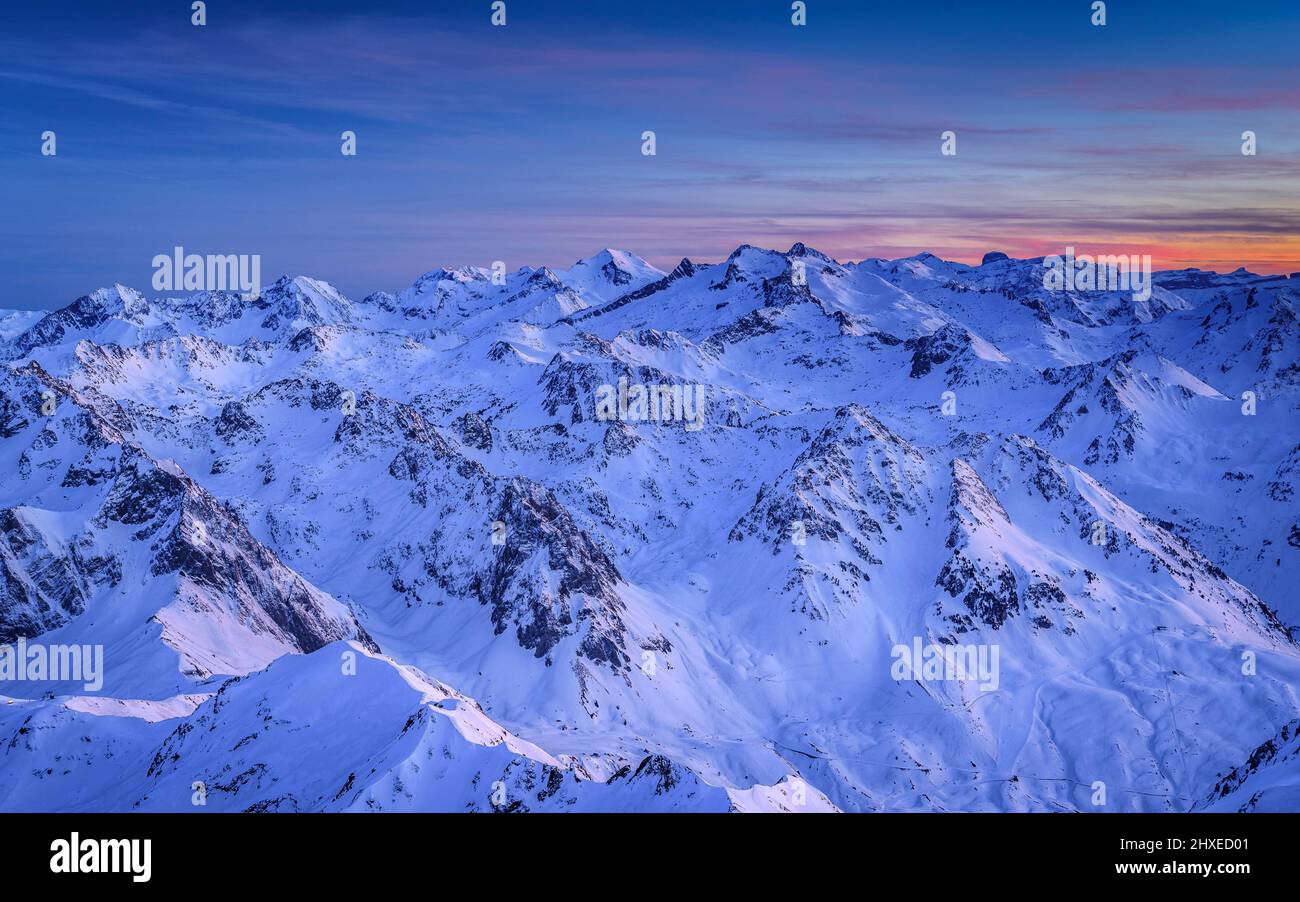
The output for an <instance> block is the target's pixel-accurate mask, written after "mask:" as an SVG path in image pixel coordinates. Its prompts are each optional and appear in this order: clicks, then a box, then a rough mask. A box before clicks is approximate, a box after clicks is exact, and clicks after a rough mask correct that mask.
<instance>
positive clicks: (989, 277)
mask: <svg viewBox="0 0 1300 902" xmlns="http://www.w3.org/2000/svg"><path fill="white" fill-rule="evenodd" d="M1042 273H1043V266H1042V260H1040V259H1039V260H1014V259H1010V258H1008V257H1006V256H1005V255H1002V254H996V253H994V254H989V255H987V256H986V258H985V260H984V262H983V264H982V265H979V266H971V265H966V264H959V263H953V262H950V261H944V260H941V259H939V258H938V257H935V256H934V255H931V254H920V255H917V256H915V257H909V258H904V259H901V260H879V259H868V260H864V261H862V262H859V263H851V262H848V263H846V262H839V261H835V260H832V259H831V258H829V257H827V256H826V255H824V254H821V253H820V252H818V251H816V250H814V249H812V248H809V247H807V246H806V245H804V244H795V245H794V246H793V247H791V248H790V249H789V250H788V251H786V252H780V251H774V250H767V249H763V248H757V247H753V246H750V245H742V246H741V247H738V248H737V249H736V250H735V251H734V252H733V253H732V254H730V255H729V256H728V257H727V258H726V259H724V260H721V261H718V262H716V263H701V262H696V261H692V260H682V262H681V263H680V264H679V265H677V266H676V267H674V268H673V269H672V270H671V271H670V272H665V271H663V270H660V269H658V268H656V267H654V266H651V265H650V264H648V263H646V262H645V261H644V260H642V259H640V258H639V257H636V256H635V255H634V254H631V253H629V252H626V251H620V250H614V249H606V250H604V251H601V252H600V253H598V254H596V255H594V256H592V257H590V258H588V259H585V260H580V261H578V262H577V263H575V264H574V265H572V266H570V267H569V268H567V269H559V268H547V267H541V268H536V269H534V268H528V267H523V268H519V269H516V270H514V271H513V272H504V271H502V270H500V269H499V268H497V269H493V268H491V267H461V268H458V269H447V268H439V269H434V270H431V271H429V272H427V273H425V274H423V275H421V276H420V277H419V278H418V279H417V280H416V281H415V282H414V283H413V284H412V285H410V286H409V287H407V288H403V289H398V290H395V291H392V292H388V291H382V292H376V293H374V294H371V295H369V296H367V297H366V298H364V299H361V300H358V301H353V300H350V299H348V298H346V297H343V296H342V295H341V294H340V293H339V292H338V291H337V290H335V289H334V288H333V287H332V286H330V285H329V284H328V283H326V282H323V281H320V280H318V279H314V278H309V277H305V276H298V277H293V278H291V277H284V278H282V279H280V280H278V281H276V282H275V283H273V284H272V285H270V286H269V287H267V288H266V289H264V290H263V291H262V292H261V294H260V295H259V296H257V297H241V296H240V295H238V294H235V293H228V292H201V293H198V294H194V295H190V296H176V297H167V298H157V299H149V298H146V297H145V296H143V295H141V294H139V293H138V292H135V291H133V290H132V289H130V288H126V287H124V286H114V287H112V288H109V289H101V290H99V291H96V292H93V293H91V294H89V295H86V296H85V297H82V298H79V299H77V300H76V301H74V302H73V303H72V304H70V305H69V306H68V307H65V308H64V309H62V310H59V311H54V312H52V313H48V314H46V315H44V316H41V317H33V316H30V315H26V314H18V313H0V357H3V358H4V360H5V369H4V371H3V372H2V373H0V456H2V457H3V460H0V466H4V467H5V472H6V473H9V474H11V475H10V476H9V477H7V478H6V479H5V480H3V482H0V642H14V641H16V640H17V639H18V638H19V637H23V638H24V639H25V640H26V641H28V642H36V643H48V644H51V645H53V644H78V643H87V644H94V645H100V646H102V647H103V649H104V674H103V687H102V690H100V691H98V692H91V691H87V690H86V689H84V688H83V687H82V686H81V685H80V684H73V683H71V682H69V681H66V680H58V679H28V680H14V679H5V680H0V697H3V701H2V702H0V741H3V745H0V809H5V810H28V809H35V808H48V809H65V808H66V809H74V810H102V809H108V810H133V809H141V810H189V809H191V808H192V807H194V805H195V803H194V801H193V796H194V793H195V790H194V788H193V787H194V784H196V783H199V784H202V786H203V787H204V792H205V793H206V802H205V804H206V807H207V808H208V809H210V810H237V811H249V810H253V811H301V810H331V811H334V810H446V811H492V810H503V811H535V810H558V811H568V810H574V811H585V810H670V811H727V810H772V811H780V810H787V811H816V810H845V811H875V810H1054V811H1055V810H1067V811H1091V810H1097V805H1096V804H1095V802H1094V798H1095V789H1094V784H1095V783H1097V782H1098V781H1100V782H1101V783H1104V784H1105V785H1106V787H1107V788H1108V792H1107V799H1108V801H1107V803H1106V805H1105V808H1104V809H1103V810H1187V809H1190V808H1195V809H1196V810H1201V809H1202V808H1207V807H1208V808H1213V809H1218V808H1227V809H1230V810H1272V809H1276V808H1278V807H1285V806H1287V805H1292V806H1293V804H1294V801H1293V800H1294V785H1293V784H1294V782H1295V781H1294V780H1292V779H1291V778H1290V776H1289V775H1288V773H1289V771H1290V770H1293V768H1289V765H1288V762H1293V761H1294V758H1295V755H1294V754H1293V752H1294V748H1293V746H1294V744H1295V728H1294V723H1295V721H1296V719H1297V718H1298V717H1300V708H1298V704H1300V703H1298V702H1297V697H1298V696H1297V692H1296V688H1297V687H1298V686H1300V646H1298V645H1297V642H1296V638H1295V629H1296V628H1297V626H1300V589H1298V588H1297V584H1296V581H1295V580H1294V578H1293V577H1292V574H1294V573H1295V572H1296V568H1297V567H1298V566H1300V520H1298V519H1297V514H1296V510H1297V508H1296V504H1295V499H1296V497H1297V495H1296V483H1297V479H1300V445H1298V444H1297V436H1300V429H1298V428H1297V427H1298V426H1300V327H1298V325H1297V317H1296V310H1297V302H1298V301H1300V290H1297V288H1296V285H1295V282H1294V280H1291V279H1286V278H1281V277H1264V276H1255V275H1253V274H1250V273H1247V272H1245V271H1238V272H1235V273H1230V274H1226V275H1221V274H1217V273H1205V272H1200V271H1198V270H1186V271H1179V272H1165V273H1156V274H1155V278H1154V289H1153V291H1152V294H1151V297H1150V298H1149V299H1148V300H1146V301H1143V302H1134V301H1133V299H1132V297H1131V296H1129V295H1127V294H1126V293H1124V292H1113V291H1112V292H1105V291H1101V292H1089V291H1082V292H1076V291H1068V292H1066V291H1060V292H1054V291H1050V290H1048V289H1046V288H1045V287H1044V285H1043V280H1042ZM611 389H612V390H613V391H614V392H615V395H616V396H617V395H618V393H619V392H623V393H626V394H632V395H633V397H634V398H635V397H637V396H638V393H639V396H640V397H642V398H643V399H653V401H654V404H653V406H651V405H650V404H648V403H647V404H640V403H639V402H637V401H635V400H633V401H632V402H630V403H628V401H627V398H626V396H624V397H622V399H621V401H620V402H619V403H616V404H614V406H613V408H612V409H613V410H614V411H615V415H613V416H612V417H611V415H610V411H611V407H610V405H609V404H608V399H609V397H610V391H611ZM697 397H698V398H699V399H700V402H701V403H700V405H699V411H698V417H694V416H678V415H677V414H678V413H681V412H682V408H681V407H680V403H681V402H680V399H682V398H687V399H690V400H692V401H694V399H696V398H697ZM674 399H678V400H677V401H674ZM661 404H666V405H667V406H666V407H664V406H661ZM674 405H677V406H674ZM686 410H688V411H689V410H691V408H690V407H687V408H686ZM651 411H653V412H654V413H652V412H651ZM664 411H668V413H667V415H661V414H663V412H664ZM674 411H675V412H676V413H674ZM914 643H916V644H915V645H914ZM913 647H936V648H947V649H951V650H962V649H971V650H973V651H972V654H974V653H975V652H976V651H978V652H979V653H980V654H984V655H985V658H984V660H986V661H987V660H991V658H990V657H989V656H990V655H991V654H992V653H994V651H995V652H996V660H997V662H998V672H997V673H996V674H983V675H982V678H981V679H962V678H948V679H944V678H942V674H940V675H939V676H938V677H936V676H933V675H931V676H925V675H919V674H912V675H907V676H900V675H899V674H898V672H897V669H896V667H895V666H894V665H895V663H896V662H895V658H896V656H897V649H899V648H907V649H910V648H913ZM975 659H976V658H972V660H975ZM0 663H2V662H0ZM0 673H3V671H0ZM83 737H91V738H92V739H93V742H91V743H89V744H87V743H85V742H84V741H83Z"/></svg>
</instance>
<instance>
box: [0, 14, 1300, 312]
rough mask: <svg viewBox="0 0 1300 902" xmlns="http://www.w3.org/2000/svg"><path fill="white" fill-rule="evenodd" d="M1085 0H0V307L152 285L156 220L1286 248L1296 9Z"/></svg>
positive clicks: (726, 240)
mask: <svg viewBox="0 0 1300 902" xmlns="http://www.w3.org/2000/svg"><path fill="white" fill-rule="evenodd" d="M1090 6H1091V3H1090V2H1089V0H1082V2H1076V0H1052V2H1047V3H1043V2H1039V3H1014V2H1007V3H975V2H971V0H946V2H945V0H915V2H909V3H889V4H885V3H869V2H859V3H847V2H846V3H839V2H828V0H809V2H808V25H807V26H806V27H803V28H795V27H793V26H791V24H790V4H789V3H788V2H767V0H752V2H746V3H739V2H736V3H710V2H706V0H697V2H694V3H685V2H655V3H646V2H640V3H631V2H608V0H606V2H601V3H599V4H595V3H579V2H572V3H556V2H529V0H507V15H508V24H507V26H506V27H504V28H494V27H492V26H491V24H490V22H489V16H490V3H489V2H488V0H473V2H451V3H430V2H421V3H383V2H375V3H367V4H360V3H339V2H311V3H293V2H277V3H248V2H236V0H211V2H209V3H208V24H207V25H206V26H205V27H202V28H196V27H193V26H192V25H191V24H190V9H189V3H188V2H176V0H173V2H134V3H130V4H121V3H116V2H113V3H110V2H80V3H61V2H44V3H34V4H30V5H24V6H22V7H17V6H15V5H14V4H12V3H6V4H5V6H4V10H3V13H0V16H2V17H3V20H4V21H3V26H4V27H3V28H0V198H2V199H3V208H4V210H5V215H4V216H3V218H0V230H2V231H0V272H3V274H4V278H5V292H6V297H5V299H4V300H3V301H0V306H4V307H41V306H55V305H61V304H63V303H66V302H67V301H69V300H71V299H72V298H74V297H76V296H78V295H80V294H84V293H86V292H88V291H90V290H91V289H93V288H95V287H98V286H100V285H104V284H109V283H112V282H115V281H120V282H123V283H125V284H128V285H133V286H135V287H139V288H141V289H147V288H148V282H149V276H150V261H151V260H152V259H153V257H154V256H155V255H156V254H159V253H168V252H170V250H171V248H172V247H174V246H176V245H182V246H184V247H185V249H186V250H187V251H188V252H193V253H201V254H202V253H223V254H225V253H249V254H260V255H261V256H262V273H263V276H264V280H266V279H267V278H274V276H275V275H278V274H280V273H285V272H287V273H290V274H299V273H303V274H310V275H315V276H318V277H320V278H324V279H327V280H329V281H331V282H333V283H334V284H336V285H338V286H339V287H340V288H341V289H342V290H344V292H345V293H347V294H350V295H354V296H361V295H364V294H366V293H368V292H370V291H374V290H377V289H381V288H383V289H390V290H391V289H397V288H400V287H403V286H405V285H407V284H409V283H410V282H411V281H412V280H413V279H414V278H415V277H416V276H418V275H419V274H420V273H422V272H425V271H427V270H429V269H433V268H435V267H437V266H440V265H451V266H457V265H462V264H477V265H489V264H490V263H491V261H493V260H504V261H506V263H507V265H509V266H510V267H511V268H513V267H515V266H518V265H540V264H549V265H557V266H562V265H567V264H569V263H571V262H573V260H575V259H577V258H579V257H581V256H586V255H589V254H592V253H594V252H596V251H597V250H599V249H600V248H602V247H605V246H615V247H624V248H627V249H630V250H633V251H635V252H637V253H640V254H641V255H642V256H645V257H647V258H648V259H650V260H651V261H652V262H656V263H659V264H661V265H664V264H666V265H669V266H671V265H672V264H673V263H675V262H676V261H677V259H679V258H681V257H682V256H686V255H690V256H692V257H694V258H696V259H705V260H707V259H717V258H719V257H722V256H725V255H726V254H727V253H728V252H729V251H730V250H731V249H732V248H734V247H735V246H736V245H737V244H740V243H742V242H749V243H754V244H760V245H766V246H781V247H786V246H788V245H789V244H791V243H793V241H795V240H803V241H805V242H807V243H809V244H811V245H813V246H815V247H818V248H820V249H821V250H823V251H826V252H827V253H831V254H833V255H834V256H837V257H839V258H841V259H849V258H852V259H857V258H861V257H865V256H875V255H881V256H901V255H906V254H911V253H916V252H919V251H922V250H929V251H932V252H935V253H939V254H940V255H942V256H945V257H949V258H955V259H966V260H978V259H979V257H980V256H981V255H982V254H983V253H984V251H986V250H1003V251H1007V252H1009V253H1012V254H1017V255H1031V254H1037V253H1044V252H1048V253H1051V252H1060V250H1062V249H1063V248H1064V246H1065V245H1066V244H1073V245H1074V246H1076V247H1079V248H1081V249H1083V248H1087V249H1093V250H1103V249H1105V250H1115V251H1117V252H1118V251H1123V252H1130V253H1134V252H1144V253H1152V255H1153V256H1154V258H1155V262H1156V265H1157V266H1185V265H1199V266H1203V267H1205V268H1218V269H1232V268H1236V267H1237V266H1238V265H1246V266H1248V267H1250V268H1252V269H1256V270H1260V271H1292V270H1300V237H1297V236H1300V203H1298V202H1297V197H1298V196H1300V175H1298V174H1297V173H1298V172H1300V58H1297V55H1296V51H1295V36H1296V35H1297V34H1300V6H1297V5H1296V4H1294V3H1289V4H1288V3H1235V4H1226V3H1209V2H1182V3H1174V2H1153V0H1144V2H1133V0H1129V2H1110V3H1108V5H1107V16H1108V24H1107V25H1106V26H1105V27H1104V28H1097V27H1093V26H1092V25H1091V24H1090V23H1089V16H1090ZM345 129H349V130H352V131H355V132H356V133H357V136H358V139H357V140H358V154H357V156H355V157H344V156H343V155H342V154H341V153H340V151H339V147H340V140H339V135H340V133H341V132H342V131H343V130H345ZM646 129H652V130H654V131H655V132H656V135H657V141H658V153H657V155H656V156H654V157H645V156H642V154H641V140H640V135H641V133H642V131H644V130H646ZM946 129H951V130H953V131H955V132H956V133H957V142H958V143H957V146H958V154H957V156H956V157H943V156H941V155H940V153H939V145H940V139H939V136H940V133H941V132H942V131H944V130H946ZM1246 129H1250V130H1253V131H1255V132H1256V133H1257V135H1258V140H1259V153H1258V155H1257V156H1254V157H1245V156H1242V154H1241V152H1240V147H1241V137H1240V136H1241V133H1242V131H1244V130H1246ZM46 130H52V131H54V132H55V133H56V134H57V136H58V155H57V156H56V157H44V156H42V155H41V153H40V145H41V141H40V135H41V133H42V132H43V131H46Z"/></svg>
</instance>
